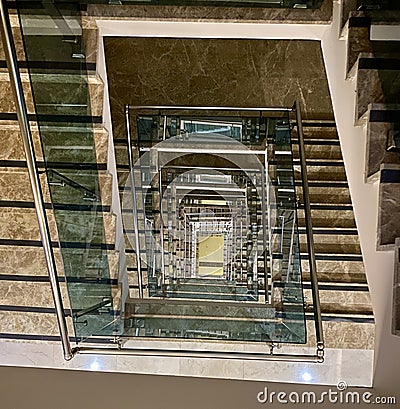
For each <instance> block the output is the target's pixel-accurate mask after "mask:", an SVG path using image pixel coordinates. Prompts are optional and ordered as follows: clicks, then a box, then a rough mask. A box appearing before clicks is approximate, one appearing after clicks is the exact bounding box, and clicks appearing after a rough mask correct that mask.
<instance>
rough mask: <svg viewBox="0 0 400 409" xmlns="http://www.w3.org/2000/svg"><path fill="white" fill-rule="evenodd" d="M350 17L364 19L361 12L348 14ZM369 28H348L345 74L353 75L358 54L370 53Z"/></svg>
mask: <svg viewBox="0 0 400 409" xmlns="http://www.w3.org/2000/svg"><path fill="white" fill-rule="evenodd" d="M350 16H351V17H365V14H364V13H363V12H362V11H353V12H350ZM369 32H370V28H369V27H349V29H348V34H347V71H346V72H347V74H348V76H350V75H351V74H353V70H352V69H353V68H354V67H355V63H356V62H357V60H358V57H359V55H360V53H371V52H372V51H373V50H372V45H371V41H370V40H369Z"/></svg>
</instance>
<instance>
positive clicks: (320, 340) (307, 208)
mask: <svg viewBox="0 0 400 409" xmlns="http://www.w3.org/2000/svg"><path fill="white" fill-rule="evenodd" d="M295 109H296V124H297V133H298V139H299V156H300V166H301V183H302V188H303V202H304V218H305V221H306V235H307V249H308V257H309V263H310V279H311V289H312V298H313V310H314V321H315V332H316V339H317V349H318V350H319V351H323V348H324V335H323V329H322V320H321V303H320V300H319V290H318V278H317V264H316V261H315V248H314V236H313V226H312V220H311V205H310V194H309V189H308V177H307V164H306V152H305V146H304V135H303V124H302V119H301V105H300V102H299V101H296V104H295Z"/></svg>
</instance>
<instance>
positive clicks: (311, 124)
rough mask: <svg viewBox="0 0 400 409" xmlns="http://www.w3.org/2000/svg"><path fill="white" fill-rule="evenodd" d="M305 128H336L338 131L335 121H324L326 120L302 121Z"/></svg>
mask: <svg viewBox="0 0 400 409" xmlns="http://www.w3.org/2000/svg"><path fill="white" fill-rule="evenodd" d="M302 125H303V128H307V127H308V128H335V132H336V123H335V122H329V121H328V122H324V121H316V122H311V121H307V120H305V121H302Z"/></svg>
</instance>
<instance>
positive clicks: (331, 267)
mask: <svg viewBox="0 0 400 409" xmlns="http://www.w3.org/2000/svg"><path fill="white" fill-rule="evenodd" d="M316 264H317V274H318V281H319V282H320V283H325V282H327V283H329V282H333V283H359V284H366V283H367V278H366V275H365V272H364V263H363V262H362V261H340V260H317V261H316ZM301 269H302V276H303V280H304V281H309V280H310V267H309V263H308V261H307V260H301Z"/></svg>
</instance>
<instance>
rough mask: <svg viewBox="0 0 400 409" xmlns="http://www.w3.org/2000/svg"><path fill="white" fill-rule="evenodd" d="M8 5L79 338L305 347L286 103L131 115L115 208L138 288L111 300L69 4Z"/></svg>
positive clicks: (102, 210)
mask: <svg viewBox="0 0 400 409" xmlns="http://www.w3.org/2000/svg"><path fill="white" fill-rule="evenodd" d="M17 3H18V7H19V18H20V24H21V30H22V33H23V40H24V47H25V53H26V58H27V66H28V70H29V76H30V80H31V87H32V92H33V98H34V104H35V113H36V121H37V124H38V128H39V132H40V138H41V144H42V149H43V154H44V162H45V167H46V171H47V176H48V182H49V189H50V194H51V201H52V203H53V208H54V216H55V221H56V225H57V229H58V235H59V241H60V248H61V254H62V260H63V267H64V272H65V276H66V284H67V288H68V295H69V301H70V305H71V309H72V314H73V319H74V328H75V335H76V337H77V339H79V340H82V339H89V340H90V339H91V336H93V335H107V336H117V335H118V336H121V337H136V336H141V337H159V338H160V337H161V338H163V337H172V338H204V339H226V340H242V341H269V342H291V343H304V342H305V340H306V329H305V328H306V326H305V312H304V302H303V293H302V281H301V266H300V248H299V235H298V230H297V226H298V221H297V212H296V192H295V180H294V170H293V157H292V149H291V136H290V131H291V127H290V121H289V113H288V111H287V110H286V111H285V110H283V111H274V112H268V111H265V112H264V111H262V110H261V111H253V112H251V111H243V112H241V111H229V112H228V111H226V110H224V111H218V110H214V111H213V110H211V109H210V110H209V111H203V112H197V111H187V112H183V111H180V112H172V113H171V112H169V111H165V112H160V111H159V110H158V111H157V112H154V110H153V111H151V110H147V111H146V112H139V111H137V110H134V109H130V110H129V111H128V112H129V118H128V119H129V125H130V129H131V135H130V137H131V149H132V159H133V158H134V157H135V158H138V159H137V161H136V162H134V163H133V166H132V172H131V176H130V177H129V178H128V181H127V185H126V189H125V194H124V197H123V203H122V205H123V209H124V212H123V214H124V215H125V217H124V228H125V231H126V236H127V239H128V240H127V246H130V247H131V248H132V249H133V250H134V254H135V255H136V273H135V272H132V277H133V281H134V284H133V287H136V288H137V289H138V292H137V294H136V295H132V297H130V298H128V299H127V301H126V303H125V305H124V306H122V305H120V304H119V303H118V297H117V293H118V291H119V281H118V274H112V272H111V271H110V267H109V264H110V263H109V252H110V251H111V250H113V249H114V241H113V240H114V239H113V237H110V228H109V225H108V224H107V223H109V222H108V221H107V220H106V219H107V217H109V216H110V208H109V205H107V204H105V203H102V183H103V182H102V179H101V172H104V171H105V170H106V167H105V164H98V163H97V155H96V127H97V123H99V122H101V117H100V114H99V113H98V114H96V113H93V110H92V107H91V101H92V99H93V93H92V91H93V88H94V87H95V86H96V84H94V83H93V82H91V79H89V77H88V74H87V69H88V65H87V63H86V60H85V45H84V35H83V31H82V22H81V17H80V16H81V14H80V10H81V6H80V3H78V2H60V3H58V2H55V3H48V2H40V1H38V2H25V1H20V0H19V1H18V2H17ZM123 3H124V2H123ZM128 3H132V2H128ZM192 3H195V2H192ZM196 3H197V2H196ZM204 3H205V2H204ZM216 3H217V2H215V4H216ZM238 3H241V2H238V1H237V2H235V3H234V4H236V5H237V4H238ZM278 3H279V4H278ZM165 4H166V3H165ZM171 4H172V2H171ZM174 4H176V3H174ZM185 4H189V3H186V2H185ZM218 4H219V3H218ZM221 4H222V3H221ZM226 4H230V3H229V2H224V5H226ZM243 4H244V3H243ZM271 4H272V3H271V2H268V1H265V2H262V5H263V6H266V5H271ZM316 4H317V2H312V1H300V0H299V1H296V2H294V1H287V2H282V1H280V2H275V3H274V7H305V6H307V7H315V5H316ZM260 5H261V2H260ZM111 231H112V228H111ZM107 232H108V233H107ZM121 310H124V312H123V314H121Z"/></svg>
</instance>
